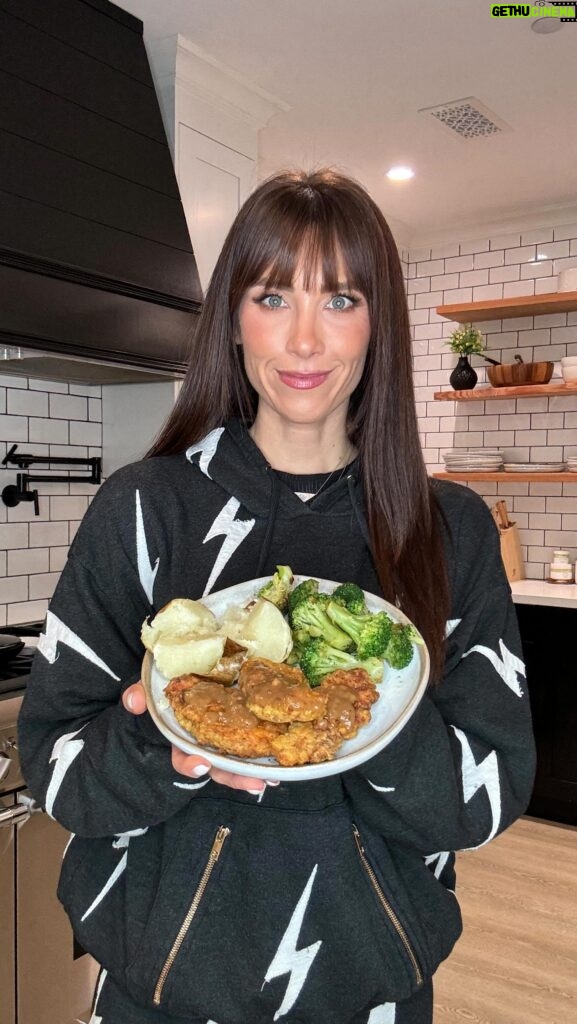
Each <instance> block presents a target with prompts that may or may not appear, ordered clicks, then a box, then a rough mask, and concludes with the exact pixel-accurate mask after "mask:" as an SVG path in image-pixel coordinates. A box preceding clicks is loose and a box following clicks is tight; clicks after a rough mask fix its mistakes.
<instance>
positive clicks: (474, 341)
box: [446, 324, 485, 391]
mask: <svg viewBox="0 0 577 1024" xmlns="http://www.w3.org/2000/svg"><path fill="white" fill-rule="evenodd" d="M446 344H447V345H448V346H449V348H450V349H451V352H456V354H457V355H458V356H459V359H458V362H457V365H456V366H455V368H454V370H453V372H452V373H451V376H450V377H449V383H450V385H451V387H452V388H453V390H454V391H470V390H471V388H474V387H475V384H476V383H477V374H476V372H475V370H474V369H473V367H472V366H471V364H470V362H469V359H468V356H471V355H481V353H482V352H483V351H484V348H485V345H484V342H483V335H482V334H481V332H480V331H479V330H478V328H477V327H473V324H464V325H463V326H462V327H458V328H457V329H456V330H454V331H453V333H452V334H451V335H450V336H449V339H448V341H447V342H446Z"/></svg>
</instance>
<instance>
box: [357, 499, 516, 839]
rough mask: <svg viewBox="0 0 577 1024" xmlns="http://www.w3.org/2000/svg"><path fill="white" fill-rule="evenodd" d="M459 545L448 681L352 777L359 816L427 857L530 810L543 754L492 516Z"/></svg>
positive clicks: (477, 510)
mask: <svg viewBox="0 0 577 1024" xmlns="http://www.w3.org/2000/svg"><path fill="white" fill-rule="evenodd" d="M472 497H473V498H474V501H473V502H471V501H470V500H468V501H467V502H466V506H465V509H464V514H463V516H462V523H461V528H460V530H459V532H458V534H457V540H456V543H455V544H454V546H453V554H452V557H453V558H454V559H455V566H454V572H453V578H454V579H456V581H457V582H456V584H455V586H454V595H455V596H454V600H453V616H454V617H453V619H452V620H451V621H450V622H449V623H448V624H447V633H448V638H447V660H446V670H445V675H444V678H443V680H442V682H441V683H440V685H439V686H438V687H437V688H429V690H428V691H427V693H426V695H425V697H424V699H423V700H422V701H421V703H420V705H419V707H418V708H417V710H416V712H415V714H414V715H413V717H412V718H411V719H410V720H409V722H408V723H407V725H406V726H405V728H404V729H403V730H402V731H401V733H400V734H399V735H398V736H397V737H396V739H395V740H394V741H393V742H392V743H391V744H390V745H389V746H388V747H386V748H385V749H384V750H383V751H382V752H381V753H380V754H378V755H377V756H376V757H374V758H372V759H371V760H370V761H368V762H367V763H366V764H364V765H362V766H361V767H360V769H358V770H357V771H355V772H351V773H349V774H348V775H346V776H345V785H346V787H347V789H348V792H349V795H350V797H351V799H352V801H353V803H354V804H355V806H356V807H357V808H358V813H359V814H362V815H363V816H364V817H365V818H367V819H368V820H369V821H371V822H372V824H373V825H374V827H375V828H376V829H377V830H378V831H380V832H381V833H382V834H384V835H386V836H391V837H393V836H394V838H395V839H396V840H398V841H400V842H404V843H407V844H410V845H411V846H413V847H415V848H417V849H418V850H419V851H420V852H421V853H422V854H423V855H432V854H434V853H440V852H445V851H455V850H460V849H467V848H472V847H477V846H480V845H482V844H484V843H486V842H488V841H489V840H490V839H493V838H494V836H496V835H497V834H498V833H499V832H501V831H502V830H503V829H505V828H507V827H508V826H509V825H510V824H511V823H512V822H513V821H514V820H515V819H516V818H517V817H518V816H519V815H520V814H522V813H523V811H524V810H525V808H526V805H527V803H528V801H529V798H530V795H531V788H532V783H533V778H534V772H535V750H534V740H533V733H532V728H531V718H530V706H529V699H528V695H527V692H526V689H525V668H524V664H523V661H522V650H521V642H520V637H519V631H518V627H517V619H516V614H515V608H514V605H513V602H512V599H511V592H510V587H509V584H508V582H507V579H506V576H505V573H504V569H503V565H502V561H501V554H500V548H499V540H498V533H497V530H496V528H495V524H494V523H493V520H492V517H491V515H490V513H489V510H488V509H487V507H486V506H485V504H484V502H482V501H481V500H480V499H479V498H477V496H476V495H474V496H473V495H472Z"/></svg>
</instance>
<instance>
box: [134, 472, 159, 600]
mask: <svg viewBox="0 0 577 1024" xmlns="http://www.w3.org/2000/svg"><path fill="white" fill-rule="evenodd" d="M136 562H137V565H138V576H139V579H140V584H141V586H142V589H143V590H144V593H145V594H146V596H147V598H148V600H149V601H150V604H152V603H153V593H154V581H155V579H156V574H157V572H158V563H159V562H160V558H157V559H156V562H155V563H154V566H153V565H152V562H151V561H150V555H149V553H148V544H147V542H146V532H145V529H144V517H143V515H142V504H141V501H140V491H138V490H137V491H136Z"/></svg>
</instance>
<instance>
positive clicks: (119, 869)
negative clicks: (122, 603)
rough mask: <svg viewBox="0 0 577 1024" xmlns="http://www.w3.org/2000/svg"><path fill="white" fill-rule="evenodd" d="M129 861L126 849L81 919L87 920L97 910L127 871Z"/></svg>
mask: <svg viewBox="0 0 577 1024" xmlns="http://www.w3.org/2000/svg"><path fill="white" fill-rule="evenodd" d="M127 861H128V850H126V851H125V852H124V853H123V854H122V857H121V858H120V860H119V861H118V864H117V865H116V867H115V869H114V871H113V872H112V874H111V875H110V878H108V879H107V880H106V882H105V884H104V885H103V886H102V889H101V890H100V892H99V893H98V895H97V896H95V897H94V899H93V900H92V903H91V904H90V906H89V907H88V908H87V909H86V910H85V911H84V913H83V915H82V917H81V918H80V920H81V921H86V918H87V917H90V915H91V913H92V912H93V911H94V910H96V908H97V906H98V905H99V903H102V900H103V899H104V897H105V896H106V894H107V893H108V892H110V890H111V889H112V886H113V885H114V884H115V883H116V882H117V881H118V879H119V878H120V876H121V875H122V874H123V872H124V871H126V864H127Z"/></svg>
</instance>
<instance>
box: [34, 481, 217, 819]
mask: <svg viewBox="0 0 577 1024" xmlns="http://www.w3.org/2000/svg"><path fill="white" fill-rule="evenodd" d="M113 479H114V478H111V481H109V483H108V484H105V485H104V486H103V488H101V490H100V492H99V493H98V495H97V496H96V498H95V499H94V501H93V503H92V505H91V508H90V509H89V511H88V513H87V515H86V516H85V518H84V520H83V523H82V525H81V527H80V531H79V533H78V534H77V537H76V538H75V541H74V543H73V545H72V548H71V551H70V555H69V559H68V562H67V565H66V566H65V568H64V570H63V573H62V575H61V578H60V581H59V584H58V587H57V589H56V591H55V594H54V597H53V599H52V601H51V604H50V610H49V611H48V614H47V618H46V624H45V628H44V633H43V635H42V636H41V638H40V641H39V644H38V653H37V655H36V657H35V659H34V665H33V668H32V674H31V679H30V682H29V685H28V687H27V690H26V694H25V697H24V701H23V705H22V710H21V714H20V718H19V723H18V736H19V745H20V752H21V758H22V765H23V770H24V775H25V778H26V781H27V783H28V785H29V787H30V789H31V791H32V793H33V795H34V797H35V798H36V800H37V801H38V802H39V803H40V804H41V806H43V807H44V808H45V809H46V811H47V812H48V813H49V814H50V815H51V816H52V817H54V818H55V819H56V820H58V821H59V822H60V823H61V824H62V825H64V826H65V827H66V828H67V829H69V830H70V831H72V832H74V833H76V834H78V835H81V836H90V837H94V836H104V835H115V834H118V833H122V832H127V831H131V830H133V829H139V828H146V827H148V826H150V825H154V824H156V823H158V822H159V821H164V820H166V819H167V818H169V817H170V816H171V815H172V814H174V813H175V812H176V811H177V810H179V809H180V808H181V807H182V806H183V805H184V804H186V803H187V802H188V801H189V800H190V798H191V795H193V793H194V790H195V789H200V788H201V787H202V785H203V784H205V781H206V780H202V781H199V782H198V783H196V784H195V783H194V781H193V780H190V782H187V780H186V779H185V778H184V777H183V776H182V775H180V774H179V773H177V772H175V771H174V769H173V768H172V763H171V758H170V754H171V751H170V745H169V744H168V743H167V741H166V740H165V739H164V737H163V736H162V735H161V734H160V733H159V732H158V730H157V729H156V727H155V726H154V723H153V722H152V720H151V719H150V717H149V715H148V714H143V715H138V716H135V715H131V714H130V713H129V712H127V711H125V710H124V707H123V706H122V704H121V703H120V696H121V694H122V692H123V690H124V689H125V688H126V687H127V686H129V685H130V684H132V683H134V682H136V681H137V680H138V679H139V678H140V669H141V663H142V657H143V654H144V650H143V648H142V646H141V643H140V629H141V625H142V622H143V621H144V619H145V618H146V616H147V615H149V614H150V612H151V602H150V600H149V597H148V596H147V593H146V590H147V589H148V590H149V591H150V586H149V583H150V581H151V579H153V575H154V569H153V566H152V563H151V561H150V558H149V552H148V550H145V546H146V545H145V541H144V540H143V534H142V530H141V531H140V552H139V557H136V556H135V555H134V553H133V552H132V551H130V549H129V546H128V544H127V541H126V538H127V537H128V536H130V537H133V536H138V533H139V530H138V526H139V509H140V495H139V492H138V491H136V492H135V491H134V490H133V489H132V490H131V491H130V496H129V497H130V500H129V501H128V500H127V496H126V490H123V489H120V488H119V487H118V485H115V484H114V482H113ZM128 519H129V520H130V524H129V525H130V528H129V529H128V528H125V529H124V531H122V530H121V524H122V523H124V526H125V527H127V520H128ZM140 522H141V520H140ZM135 523H136V529H135V526H134V524H135ZM137 543H138V541H137Z"/></svg>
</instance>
